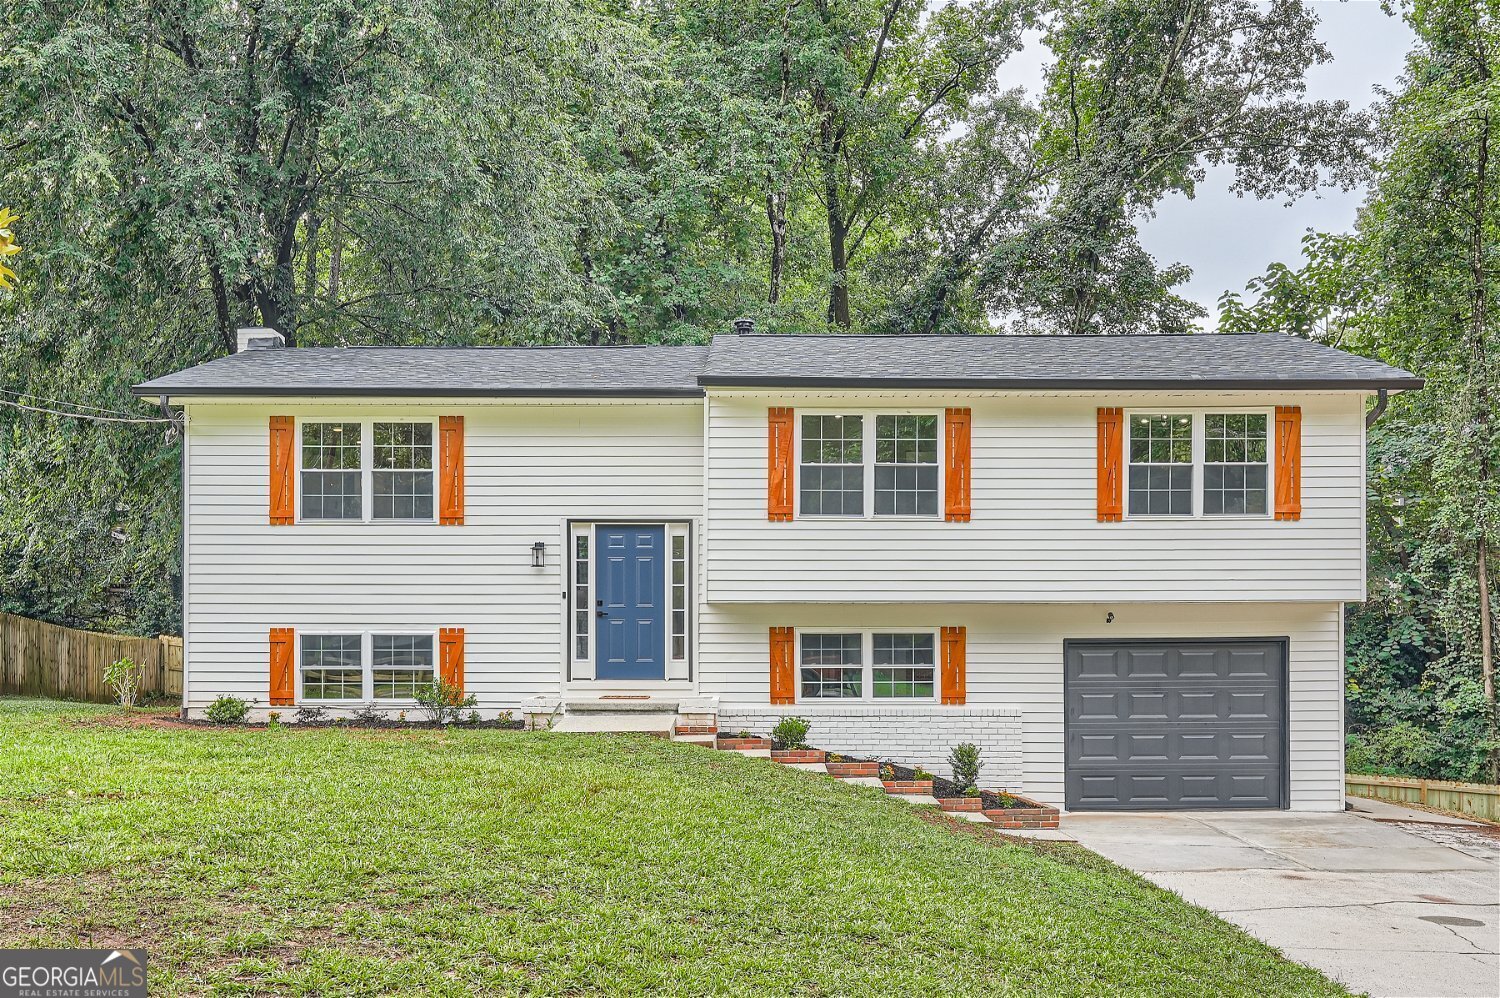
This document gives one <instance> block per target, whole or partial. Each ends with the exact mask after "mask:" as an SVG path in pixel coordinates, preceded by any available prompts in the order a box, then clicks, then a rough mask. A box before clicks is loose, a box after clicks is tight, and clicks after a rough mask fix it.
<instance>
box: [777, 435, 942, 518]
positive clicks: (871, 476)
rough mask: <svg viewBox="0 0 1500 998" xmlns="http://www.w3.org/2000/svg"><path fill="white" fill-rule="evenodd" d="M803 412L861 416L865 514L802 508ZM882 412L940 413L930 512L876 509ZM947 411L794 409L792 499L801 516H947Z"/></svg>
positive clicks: (798, 515)
mask: <svg viewBox="0 0 1500 998" xmlns="http://www.w3.org/2000/svg"><path fill="white" fill-rule="evenodd" d="M803 416H859V417H861V420H862V422H861V424H860V434H861V442H860V453H861V454H863V455H864V469H865V499H864V515H863V516H852V515H850V514H847V513H804V512H802V464H803V462H802V417H803ZM879 416H935V417H937V465H936V467H937V472H938V475H937V511H936V512H934V513H931V514H927V513H882V514H879V515H876V513H875V423H876V418H877V417H879ZM946 418H947V416H946V413H945V412H944V410H942V409H858V408H856V409H844V408H798V409H794V410H793V415H792V423H793V425H792V500H793V502H794V503H795V504H796V509H797V514H796V517H797V519H799V520H802V519H807V520H834V521H838V520H850V521H854V522H859V521H861V520H914V521H916V522H919V523H931V522H934V521H941V520H942V519H943V515H944V514H943V509H944V501H945V498H946V497H945V494H944V490H945V489H946V488H947V477H948V476H947V475H945V474H944V473H943V469H944V468H945V467H946V466H947V458H948V455H947V451H946V445H947V439H946V438H947V433H946V431H945V422H944V421H945V419H946Z"/></svg>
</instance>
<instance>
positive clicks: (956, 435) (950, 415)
mask: <svg viewBox="0 0 1500 998" xmlns="http://www.w3.org/2000/svg"><path fill="white" fill-rule="evenodd" d="M970 422H971V419H970V413H969V410H968V409H949V410H948V411H947V414H946V415H945V417H944V421H943V428H944V431H945V433H946V436H947V463H948V468H947V475H946V479H945V481H944V485H943V505H944V510H943V512H944V514H945V515H946V516H947V518H948V519H949V520H952V521H953V522H955V523H968V522H969V512H970V509H969V425H970Z"/></svg>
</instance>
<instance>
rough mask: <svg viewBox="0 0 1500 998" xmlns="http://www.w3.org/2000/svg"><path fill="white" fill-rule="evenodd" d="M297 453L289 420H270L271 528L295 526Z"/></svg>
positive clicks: (292, 424)
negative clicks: (293, 461) (294, 483)
mask: <svg viewBox="0 0 1500 998" xmlns="http://www.w3.org/2000/svg"><path fill="white" fill-rule="evenodd" d="M295 453H297V428H296V426H295V421H294V420H293V419H292V417H291V416H272V417H271V526H273V527H285V526H290V525H291V524H292V523H294V522H296V517H295V516H294V515H293V511H292V506H293V497H294V496H295V495H296V491H297V490H296V489H295V488H293V472H292V455H293V454H295ZM288 703H290V701H288Z"/></svg>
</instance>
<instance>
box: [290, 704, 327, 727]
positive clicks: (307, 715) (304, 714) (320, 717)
mask: <svg viewBox="0 0 1500 998" xmlns="http://www.w3.org/2000/svg"><path fill="white" fill-rule="evenodd" d="M326 720H328V708H326V707H298V708H297V723H298V724H322V723H323V722H324V721H326Z"/></svg>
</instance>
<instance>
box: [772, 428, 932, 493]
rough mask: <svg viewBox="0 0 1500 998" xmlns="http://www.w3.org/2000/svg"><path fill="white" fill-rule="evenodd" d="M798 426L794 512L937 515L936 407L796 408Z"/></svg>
mask: <svg viewBox="0 0 1500 998" xmlns="http://www.w3.org/2000/svg"><path fill="white" fill-rule="evenodd" d="M799 431H800V435H801V442H800V445H799V460H798V466H797V482H798V488H797V492H798V507H799V512H800V514H801V515H803V516H839V517H865V516H869V515H872V514H873V515H874V516H877V517H881V516H924V517H935V516H937V515H938V512H939V505H940V502H939V493H938V489H939V475H938V468H939V455H938V440H939V433H938V417H937V416H936V415H935V414H928V413H916V414H912V413H873V414H858V413H854V414H850V413H843V414H825V413H816V414H814V413H803V414H802V416H801V419H800V423H799Z"/></svg>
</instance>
